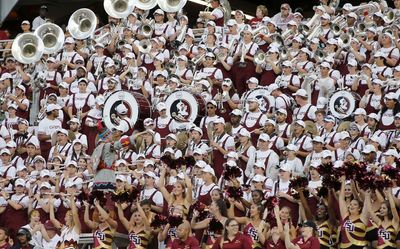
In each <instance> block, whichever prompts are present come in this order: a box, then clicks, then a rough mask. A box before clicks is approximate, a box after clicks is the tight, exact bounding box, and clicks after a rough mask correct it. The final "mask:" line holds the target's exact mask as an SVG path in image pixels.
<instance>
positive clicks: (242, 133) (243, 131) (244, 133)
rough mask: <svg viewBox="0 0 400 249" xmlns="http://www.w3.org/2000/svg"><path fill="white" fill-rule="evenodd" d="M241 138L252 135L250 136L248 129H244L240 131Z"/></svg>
mask: <svg viewBox="0 0 400 249" xmlns="http://www.w3.org/2000/svg"><path fill="white" fill-rule="evenodd" d="M239 136H242V137H251V134H250V132H249V131H248V130H247V129H245V128H242V129H240V131H239Z"/></svg>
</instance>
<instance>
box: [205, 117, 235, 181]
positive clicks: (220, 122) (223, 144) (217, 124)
mask: <svg viewBox="0 0 400 249" xmlns="http://www.w3.org/2000/svg"><path fill="white" fill-rule="evenodd" d="M224 129H225V120H224V119H223V118H221V117H219V118H217V119H215V120H214V134H213V139H211V138H210V146H211V147H212V148H213V162H214V169H215V175H216V176H217V177H218V178H219V177H220V176H221V174H222V171H223V164H224V163H225V158H224V156H225V155H226V154H228V152H229V151H231V150H234V148H235V142H234V139H233V137H231V136H230V135H228V134H227V133H225V130H224Z"/></svg>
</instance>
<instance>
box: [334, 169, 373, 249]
mask: <svg viewBox="0 0 400 249" xmlns="http://www.w3.org/2000/svg"><path fill="white" fill-rule="evenodd" d="M341 182H342V187H341V190H340V193H339V207H340V216H341V222H340V248H349V249H362V248H364V247H365V246H366V245H367V241H366V239H365V235H366V229H367V224H368V210H367V207H366V206H367V205H366V202H365V203H364V206H362V202H361V201H359V200H358V199H353V200H351V201H350V204H349V205H348V206H347V204H346V201H345V192H344V190H345V186H346V179H345V177H344V176H342V178H341Z"/></svg>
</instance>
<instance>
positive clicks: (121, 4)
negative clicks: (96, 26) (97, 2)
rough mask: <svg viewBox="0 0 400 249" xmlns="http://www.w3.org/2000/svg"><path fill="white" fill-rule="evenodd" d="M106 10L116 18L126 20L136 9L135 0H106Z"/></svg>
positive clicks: (104, 3)
mask: <svg viewBox="0 0 400 249" xmlns="http://www.w3.org/2000/svg"><path fill="white" fill-rule="evenodd" d="M103 5H104V10H105V11H106V12H107V14H108V15H109V16H111V17H114V18H125V17H128V16H129V14H131V13H132V12H133V9H134V8H135V4H134V0H104V2H103Z"/></svg>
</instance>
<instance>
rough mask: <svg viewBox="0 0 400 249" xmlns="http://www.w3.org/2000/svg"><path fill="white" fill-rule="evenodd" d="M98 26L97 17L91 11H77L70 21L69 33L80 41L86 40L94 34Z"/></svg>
mask: <svg viewBox="0 0 400 249" xmlns="http://www.w3.org/2000/svg"><path fill="white" fill-rule="evenodd" d="M96 26H97V17H96V15H95V14H94V12H93V11H91V10H90V9H85V8H83V9H79V10H77V11H75V12H74V13H73V14H72V15H71V17H70V18H69V21H68V31H69V33H70V34H71V36H72V37H74V38H75V39H78V40H82V39H86V38H89V37H91V36H92V35H93V34H94V31H95V29H96Z"/></svg>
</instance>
